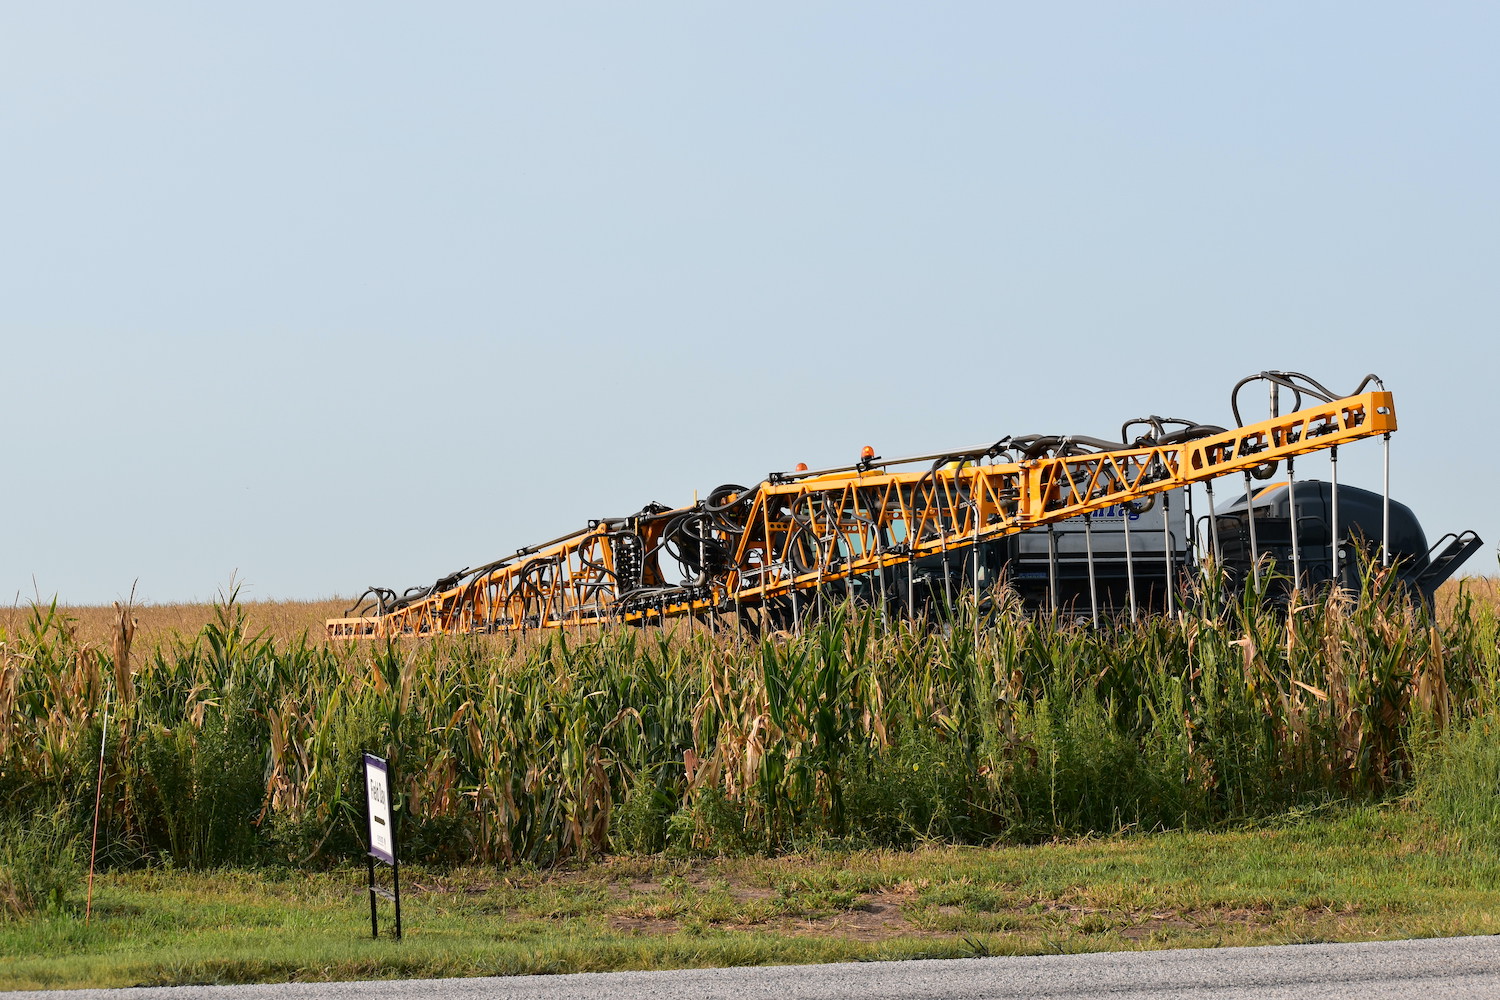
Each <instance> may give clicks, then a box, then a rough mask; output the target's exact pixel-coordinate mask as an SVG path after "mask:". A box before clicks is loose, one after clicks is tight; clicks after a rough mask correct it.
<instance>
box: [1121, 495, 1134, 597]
mask: <svg viewBox="0 0 1500 1000" xmlns="http://www.w3.org/2000/svg"><path fill="white" fill-rule="evenodd" d="M1133 513H1134V508H1133V507H1132V505H1131V503H1130V501H1129V500H1125V501H1122V502H1121V503H1120V514H1121V516H1122V517H1124V518H1125V522H1124V523H1125V592H1126V594H1127V595H1128V597H1129V599H1130V620H1131V621H1135V620H1136V611H1135V556H1133V555H1132V554H1131V552H1130V515H1131V514H1133Z"/></svg>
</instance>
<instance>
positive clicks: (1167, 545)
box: [1161, 493, 1177, 615]
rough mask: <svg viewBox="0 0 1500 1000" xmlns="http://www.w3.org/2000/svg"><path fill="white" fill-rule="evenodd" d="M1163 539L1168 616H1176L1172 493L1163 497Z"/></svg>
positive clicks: (1164, 494)
mask: <svg viewBox="0 0 1500 1000" xmlns="http://www.w3.org/2000/svg"><path fill="white" fill-rule="evenodd" d="M1161 539H1162V549H1163V551H1164V552H1165V553H1166V557H1167V614H1169V615H1175V614H1176V613H1177V594H1176V593H1175V590H1176V588H1175V587H1174V586H1173V580H1172V574H1173V565H1172V495H1171V494H1170V493H1163V494H1162V495H1161Z"/></svg>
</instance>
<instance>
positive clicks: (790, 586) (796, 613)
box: [783, 563, 802, 632]
mask: <svg viewBox="0 0 1500 1000" xmlns="http://www.w3.org/2000/svg"><path fill="white" fill-rule="evenodd" d="M783 566H785V564H784V563H783ZM786 578H787V581H788V582H787V590H788V591H789V592H790V593H791V595H792V631H793V632H801V631H802V613H801V611H800V610H799V609H798V607H797V575H796V574H795V573H793V572H792V570H791V567H790V566H786Z"/></svg>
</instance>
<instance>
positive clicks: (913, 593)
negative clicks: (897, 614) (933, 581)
mask: <svg viewBox="0 0 1500 1000" xmlns="http://www.w3.org/2000/svg"><path fill="white" fill-rule="evenodd" d="M916 564H917V554H916V552H915V551H914V550H913V549H912V547H911V537H910V533H908V536H907V540H906V617H907V618H908V619H911V618H914V617H915V616H916V614H917V571H916V568H915V567H916Z"/></svg>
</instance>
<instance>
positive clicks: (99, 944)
mask: <svg viewBox="0 0 1500 1000" xmlns="http://www.w3.org/2000/svg"><path fill="white" fill-rule="evenodd" d="M403 876H404V878H403V883H404V885H403V889H404V891H403V897H404V900H403V903H404V907H403V908H404V911H405V922H406V927H407V937H406V940H404V941H402V942H399V943H398V942H394V941H390V940H380V941H372V940H369V938H368V933H369V923H368V910H367V909H366V908H365V906H364V898H363V882H364V872H363V870H362V869H355V868H350V869H344V870H335V871H328V872H319V873H315V874H303V873H297V872H288V871H279V872H278V871H260V870H228V871H219V872H209V873H189V872H174V871H167V870H161V869H157V870H150V871H140V872H127V873H117V874H111V875H107V876H105V877H104V878H102V879H101V880H100V882H99V883H98V885H97V887H96V894H95V904H94V918H93V921H92V923H91V924H89V925H87V926H86V925H85V924H84V922H83V918H82V915H81V913H80V912H77V907H76V906H75V907H73V908H71V909H68V910H65V911H64V912H61V913H52V914H49V915H45V916H36V917H32V918H27V919H24V920H12V921H9V922H5V923H0V988H9V989H30V988H59V987H84V986H130V985H167V984H186V983H247V982H272V981H288V980H338V979H362V978H392V977H432V976H473V975H509V974H536V973H560V972H580V971H608V970H620V969H659V968H686V967H703V966H720V965H757V964H782V963H798V962H824V961H851V960H888V959H901V958H916V957H963V956H979V955H1003V954H1043V953H1049V952H1079V951H1105V950H1126V949H1143V948H1168V947H1213V946H1218V945H1240V944H1283V943H1289V942H1306V941H1352V940H1376V939H1387V938H1404V937H1424V936H1443V935H1456V934H1486V933H1495V932H1496V931H1497V930H1500V927H1497V920H1496V918H1495V917H1494V916H1492V914H1494V913H1496V912H1497V909H1500V860H1497V859H1496V858H1495V857H1493V856H1492V855H1491V854H1489V853H1488V852H1484V851H1480V850H1476V849H1473V848H1470V847H1468V846H1466V845H1464V844H1462V843H1460V842H1458V841H1457V840H1455V839H1454V838H1452V837H1450V836H1447V835H1445V834H1444V833H1443V831H1442V830H1441V829H1440V828H1439V827H1438V826H1437V825H1436V824H1435V823H1434V821H1433V820H1431V819H1430V818H1428V817H1426V816H1424V815H1422V814H1420V813H1416V812H1411V811H1408V810H1404V809H1402V808H1400V807H1399V806H1388V807H1361V808H1355V809H1349V810H1345V811H1339V812H1336V813H1333V814H1328V815H1319V816H1314V817H1305V818H1302V819H1300V820H1297V821H1286V822H1282V823H1279V824H1276V825H1270V826H1264V827H1260V828H1239V829H1234V830H1228V831H1222V832H1186V833H1159V834H1142V835H1134V836H1118V837H1111V838H1098V839H1085V840H1074V841H1067V842H1057V843H1050V844H1044V845H1039V846H1030V847H993V848H975V847H932V848H926V849H919V850H915V851H909V852H893V851H842V850H818V851H812V852H808V853H803V854H798V855H790V856H783V857H775V858H764V857H746V858H733V859H723V858H719V859H688V858H669V857H635V858H632V857H615V858H610V859H608V860H605V861H601V862H598V863H594V864H589V865H583V866H574V867H564V868H556V869H547V870H526V869H504V870H496V869H479V868H463V869H453V870H447V871H435V870H422V869H417V868H410V869H406V870H404V871H403Z"/></svg>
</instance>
